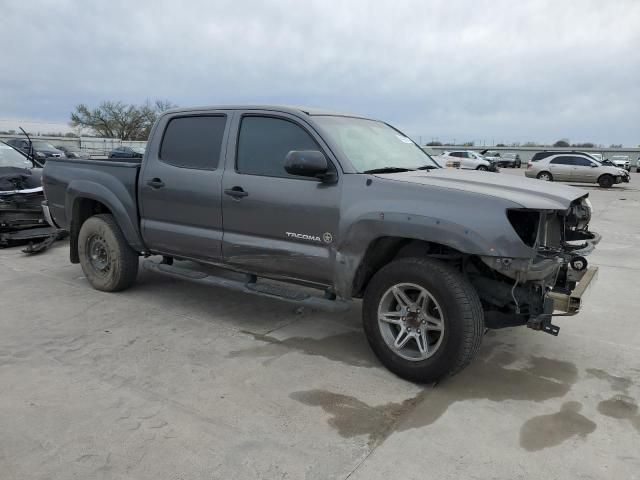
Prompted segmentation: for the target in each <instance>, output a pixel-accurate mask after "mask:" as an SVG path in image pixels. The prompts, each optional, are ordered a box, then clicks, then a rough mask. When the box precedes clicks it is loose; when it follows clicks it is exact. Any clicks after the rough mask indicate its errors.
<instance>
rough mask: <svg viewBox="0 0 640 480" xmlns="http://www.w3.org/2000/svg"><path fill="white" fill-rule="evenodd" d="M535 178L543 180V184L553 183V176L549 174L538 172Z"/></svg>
mask: <svg viewBox="0 0 640 480" xmlns="http://www.w3.org/2000/svg"><path fill="white" fill-rule="evenodd" d="M536 178H537V179H538V180H544V181H545V182H553V175H551V174H550V173H549V172H540V173H539V174H538V175H537V176H536Z"/></svg>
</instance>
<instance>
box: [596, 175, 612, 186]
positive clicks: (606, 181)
mask: <svg viewBox="0 0 640 480" xmlns="http://www.w3.org/2000/svg"><path fill="white" fill-rule="evenodd" d="M613 183H614V180H613V177H612V176H611V175H607V174H604V175H601V176H600V178H598V185H600V186H601V187H602V188H611V187H612V186H613Z"/></svg>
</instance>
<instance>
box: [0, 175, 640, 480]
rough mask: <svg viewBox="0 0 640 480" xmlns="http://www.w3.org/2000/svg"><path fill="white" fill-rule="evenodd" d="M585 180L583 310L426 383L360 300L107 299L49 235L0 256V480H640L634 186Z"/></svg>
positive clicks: (145, 293)
mask: <svg viewBox="0 0 640 480" xmlns="http://www.w3.org/2000/svg"><path fill="white" fill-rule="evenodd" d="M501 174H503V175H524V170H520V171H514V170H508V169H507V170H503V173H501ZM585 188H586V189H587V190H588V191H589V192H590V197H591V200H592V203H593V205H594V208H595V220H594V221H593V222H592V229H593V230H595V231H598V232H600V233H602V234H603V237H604V238H603V241H602V243H601V244H600V245H599V247H598V248H597V250H596V252H595V253H594V254H593V255H592V256H591V257H590V261H591V264H593V265H598V266H599V267H600V275H599V279H598V282H597V284H596V286H595V288H594V289H592V292H591V295H590V297H589V298H588V304H587V307H586V308H585V310H584V312H582V313H581V314H580V315H579V316H577V317H573V318H559V319H557V321H556V323H557V324H559V325H560V326H561V328H562V330H561V332H560V336H559V337H557V338H554V337H551V336H550V335H546V334H543V333H538V332H533V331H531V330H528V329H526V328H516V329H505V330H500V331H494V332H490V333H489V334H487V336H486V337H485V341H484V343H483V347H482V350H481V352H480V355H479V358H478V359H477V360H476V361H475V363H474V364H472V365H471V366H470V367H469V368H467V369H466V370H465V371H463V372H462V373H461V374H459V375H458V376H456V377H454V378H452V379H450V380H448V381H446V382H444V383H442V384H440V385H437V386H428V387H421V386H417V385H413V384H411V383H407V382H405V381H403V380H400V379H398V378H397V377H395V376H394V375H393V374H391V373H389V372H388V371H387V370H385V369H384V368H383V367H381V366H380V365H379V363H378V362H377V360H376V359H375V358H374V357H373V354H372V353H371V352H370V351H369V349H368V346H367V344H366V340H365V338H364V335H363V334H362V331H361V328H360V306H359V305H356V306H355V307H354V308H353V309H352V311H350V312H348V313H346V314H341V315H331V314H327V313H320V312H312V311H306V310H304V311H302V312H300V311H297V310H296V308H295V307H292V306H290V305H288V304H284V303H280V302H277V301H270V300H266V299H259V298H253V297H248V296H245V295H242V294H238V293H233V292H229V291H226V290H219V289H212V288H205V287H201V286H199V285H193V284H190V283H185V282H181V281H175V280H170V279H167V278H164V277H160V276H156V275H153V274H150V273H146V272H142V273H141V275H140V277H139V282H138V284H137V285H136V287H135V288H133V289H131V290H129V291H126V292H122V293H119V294H107V293H101V292H98V291H95V290H92V289H91V288H90V287H89V286H88V284H87V283H86V281H85V280H84V278H83V276H82V271H81V269H80V267H79V266H78V265H71V264H70V263H69V262H68V249H67V244H66V243H65V242H59V243H58V244H57V245H56V246H55V247H54V248H52V249H51V250H49V251H47V252H45V253H43V254H41V255H38V256H32V257H27V256H24V255H23V254H22V253H21V252H20V250H19V249H18V248H12V249H5V250H0V300H1V304H0V305H1V307H0V432H1V434H0V478H2V479H3V480H10V479H20V480H22V479H26V478H29V479H69V478H79V479H94V478H98V479H99V478H121V479H125V478H126V479H129V478H135V479H153V480H157V479H175V480H178V479H181V480H187V479H204V478H207V479H211V478H214V479H235V478H238V479H252V478H261V479H285V478H286V479H298V478H311V479H334V478H335V479H346V478H350V479H354V480H355V479H389V478H399V479H400V478H401V479H424V478H500V479H516V478H549V479H552V478H589V479H594V478H603V479H604V478H606V479H611V478H615V479H634V478H640V411H639V409H638V403H639V402H640V323H639V318H640V314H639V313H638V312H639V310H640V255H638V245H639V244H640V174H636V173H632V181H631V183H630V184H624V185H619V186H616V187H614V188H612V189H610V190H603V189H600V188H598V187H596V186H586V187H585Z"/></svg>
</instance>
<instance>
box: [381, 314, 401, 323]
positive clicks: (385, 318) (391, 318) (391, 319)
mask: <svg viewBox="0 0 640 480" xmlns="http://www.w3.org/2000/svg"><path fill="white" fill-rule="evenodd" d="M402 316H403V315H402V312H384V313H381V314H380V315H378V319H379V320H380V321H382V322H387V323H393V324H395V325H402Z"/></svg>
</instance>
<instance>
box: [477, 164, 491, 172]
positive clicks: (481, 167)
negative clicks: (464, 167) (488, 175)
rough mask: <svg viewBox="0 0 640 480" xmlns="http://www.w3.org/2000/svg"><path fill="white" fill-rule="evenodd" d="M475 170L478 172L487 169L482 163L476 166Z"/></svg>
mask: <svg viewBox="0 0 640 480" xmlns="http://www.w3.org/2000/svg"><path fill="white" fill-rule="evenodd" d="M476 170H478V171H480V172H486V171H488V170H489V168H488V167H485V166H484V165H480V166H479V167H478V168H476Z"/></svg>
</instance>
